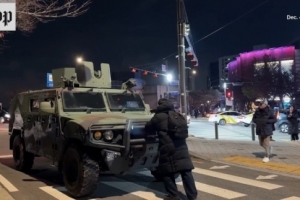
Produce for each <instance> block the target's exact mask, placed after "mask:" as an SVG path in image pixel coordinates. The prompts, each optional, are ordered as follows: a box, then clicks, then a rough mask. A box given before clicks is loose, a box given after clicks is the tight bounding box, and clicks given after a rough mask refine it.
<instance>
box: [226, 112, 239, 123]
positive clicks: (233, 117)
mask: <svg viewBox="0 0 300 200" xmlns="http://www.w3.org/2000/svg"><path fill="white" fill-rule="evenodd" d="M240 115H241V114H240V113H238V112H227V119H228V121H227V120H226V121H227V123H229V124H237V119H238V116H240Z"/></svg>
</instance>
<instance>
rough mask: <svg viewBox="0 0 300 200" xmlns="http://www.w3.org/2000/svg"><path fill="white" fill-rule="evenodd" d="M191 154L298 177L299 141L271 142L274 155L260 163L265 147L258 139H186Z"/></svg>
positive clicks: (299, 161)
mask: <svg viewBox="0 0 300 200" xmlns="http://www.w3.org/2000/svg"><path fill="white" fill-rule="evenodd" d="M187 143H188V147H189V151H190V153H191V155H193V156H196V157H199V158H202V159H205V160H215V161H222V162H227V163H232V164H237V165H243V166H247V167H251V168H253V167H254V168H259V169H265V170H272V171H276V172H281V173H288V174H293V175H297V176H300V142H276V141H275V142H271V145H272V147H273V156H272V157H271V159H270V162H268V163H263V162H262V158H263V156H264V149H263V148H262V147H260V146H259V144H258V141H228V140H226V141H224V140H206V139H199V138H195V137H189V138H188V139H187Z"/></svg>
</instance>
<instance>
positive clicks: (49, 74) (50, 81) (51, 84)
mask: <svg viewBox="0 0 300 200" xmlns="http://www.w3.org/2000/svg"><path fill="white" fill-rule="evenodd" d="M47 87H48V88H52V87H53V78H52V74H51V73H47Z"/></svg>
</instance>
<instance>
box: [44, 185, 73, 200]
mask: <svg viewBox="0 0 300 200" xmlns="http://www.w3.org/2000/svg"><path fill="white" fill-rule="evenodd" d="M40 189H41V190H43V191H44V192H46V193H47V194H49V195H51V196H52V197H54V198H56V199H58V200H75V199H73V198H71V197H69V196H67V195H65V194H64V193H63V192H65V191H67V190H66V189H65V187H57V188H54V187H51V186H44V187H40Z"/></svg>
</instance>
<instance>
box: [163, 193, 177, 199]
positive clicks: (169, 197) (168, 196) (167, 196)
mask: <svg viewBox="0 0 300 200" xmlns="http://www.w3.org/2000/svg"><path fill="white" fill-rule="evenodd" d="M164 200H180V198H179V197H171V196H170V195H169V194H167V195H166V196H165V198H164Z"/></svg>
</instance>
